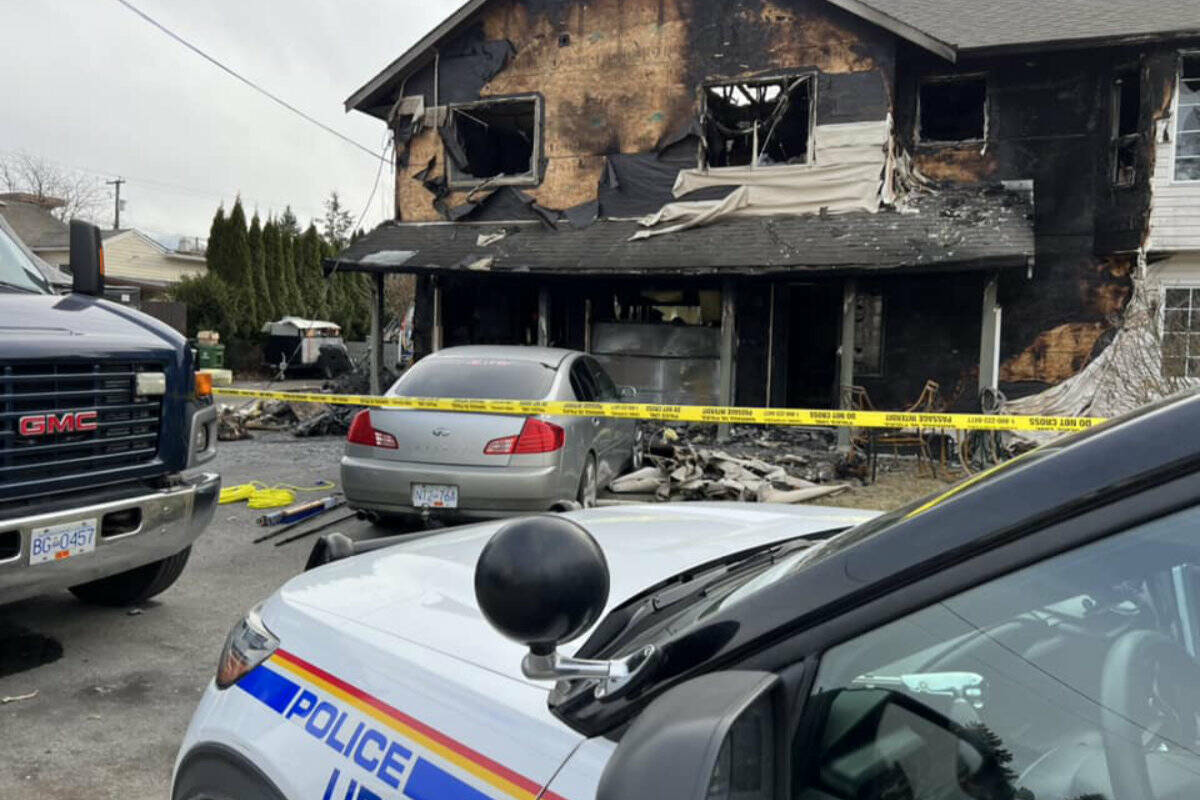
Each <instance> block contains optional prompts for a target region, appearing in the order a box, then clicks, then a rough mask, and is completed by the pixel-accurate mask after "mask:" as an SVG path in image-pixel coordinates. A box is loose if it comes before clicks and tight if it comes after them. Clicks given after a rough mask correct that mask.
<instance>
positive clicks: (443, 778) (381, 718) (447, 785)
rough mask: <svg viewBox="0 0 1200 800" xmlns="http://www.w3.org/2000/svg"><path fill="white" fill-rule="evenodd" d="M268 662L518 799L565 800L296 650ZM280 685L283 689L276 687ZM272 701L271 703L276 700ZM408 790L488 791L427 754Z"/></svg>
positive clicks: (434, 793) (430, 794)
mask: <svg viewBox="0 0 1200 800" xmlns="http://www.w3.org/2000/svg"><path fill="white" fill-rule="evenodd" d="M268 663H269V664H271V666H273V667H277V668H279V669H281V670H284V671H285V672H286V673H288V674H289V675H290V676H292V677H295V678H299V679H301V680H303V681H305V682H307V683H310V684H312V685H314V686H317V687H319V688H320V689H322V690H323V691H325V692H328V693H329V694H331V695H333V696H335V697H337V698H338V699H339V700H341V701H343V702H345V703H347V704H349V705H351V706H353V707H354V708H355V709H356V710H358V711H359V712H361V713H362V714H365V715H366V716H368V717H370V718H371V719H374V720H376V721H377V722H379V723H381V724H383V725H385V726H387V727H388V728H390V729H391V730H393V731H395V732H396V733H398V734H400V735H401V736H402V737H404V738H405V739H407V740H408V741H410V742H414V743H416V744H418V745H420V746H421V747H423V748H425V749H426V750H428V751H429V752H432V753H434V754H436V755H438V756H440V757H442V758H444V759H445V760H446V761H449V762H450V763H451V764H454V765H455V766H456V767H459V768H460V769H462V770H464V771H466V772H468V773H470V774H471V775H473V776H475V777H476V778H478V779H479V780H481V781H483V782H484V783H486V784H488V785H489V786H492V787H494V788H496V789H499V790H500V791H501V792H503V793H504V794H505V795H507V796H509V797H515V798H518V800H536V799H537V798H539V797H540V798H545V800H564V798H562V797H560V796H559V795H557V794H554V793H553V792H550V791H547V792H545V793H544V794H539V793H540V792H541V788H542V787H541V784H539V783H537V782H536V781H532V780H530V779H529V778H526V777H525V776H523V775H520V774H518V773H516V772H513V771H512V770H511V769H509V768H508V767H505V766H504V765H503V764H500V763H499V762H497V761H494V760H492V759H490V758H488V757H487V756H485V755H483V754H482V753H480V752H478V751H476V750H473V749H471V748H470V747H467V746H466V745H464V744H462V743H461V742H458V741H456V740H455V739H453V738H451V737H449V736H447V735H446V734H444V733H442V732H441V731H438V730H435V729H434V728H431V727H430V726H428V725H426V724H425V723H423V722H421V721H420V720H418V719H415V718H413V717H411V716H409V715H408V714H405V713H404V712H403V711H400V710H399V709H397V708H394V707H393V706H390V705H388V704H387V703H385V702H384V701H382V700H380V699H379V698H377V697H374V696H373V695H370V694H367V693H366V692H364V691H362V690H361V689H359V688H358V687H356V686H352V685H351V684H349V683H346V682H345V681H343V680H341V679H340V678H338V677H336V676H334V675H331V674H330V673H328V672H326V671H325V670H323V669H321V668H320V667H318V666H316V665H315V664H311V663H309V662H307V661H305V660H304V659H302V658H300V657H299V656H297V655H295V654H293V653H289V652H287V651H286V650H276V651H275V653H274V654H273V655H272V656H271V658H270V659H269V661H268ZM260 671H261V672H269V673H271V674H272V675H275V676H276V678H277V679H279V680H281V681H283V682H284V683H288V684H291V683H292V682H291V681H290V680H288V678H287V677H285V676H282V675H279V674H278V673H275V672H274V671H273V670H264V669H262V668H261V667H260V668H259V669H257V670H254V672H260ZM251 674H253V673H251ZM249 677H250V675H247V676H246V677H245V678H243V679H242V680H243V681H245V680H246V678H249ZM267 683H270V679H268V680H267ZM239 685H240V682H239ZM293 685H294V684H293ZM297 688H298V687H297ZM248 691H249V690H248ZM262 691H264V692H265V693H266V694H267V696H268V697H272V698H273V697H276V695H275V694H273V693H271V692H267V691H266V690H262ZM274 691H281V690H278V689H275V690H274ZM251 694H254V696H255V697H258V698H259V699H262V695H260V694H257V693H255V692H251ZM292 696H294V692H293V695H292ZM289 700H290V698H289ZM263 702H264V703H266V702H267V700H263ZM267 704H268V705H270V703H267ZM285 707H286V704H285ZM272 708H274V706H272ZM422 764H426V766H425V767H421V765H422ZM418 774H420V777H418ZM414 781H415V784H414ZM412 792H417V793H418V794H413V793H412ZM405 794H407V795H408V796H410V797H413V798H414V800H424V798H434V797H462V798H464V800H467V798H471V799H472V800H474V799H475V798H485V797H487V795H484V794H483V793H481V792H478V790H476V789H474V788H473V787H471V786H470V785H468V784H466V783H464V782H463V781H460V780H458V779H457V778H455V777H454V776H452V775H450V774H449V773H447V772H445V771H443V770H441V769H438V768H437V767H435V766H434V765H432V764H429V763H428V762H425V761H424V760H423V759H419V760H418V762H417V765H416V766H415V767H414V768H413V772H412V774H411V775H410V777H409V780H408V784H407V785H406V787H405Z"/></svg>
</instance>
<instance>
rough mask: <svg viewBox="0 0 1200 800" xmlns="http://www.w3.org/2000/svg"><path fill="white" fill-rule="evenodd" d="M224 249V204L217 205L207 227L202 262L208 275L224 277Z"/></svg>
mask: <svg viewBox="0 0 1200 800" xmlns="http://www.w3.org/2000/svg"><path fill="white" fill-rule="evenodd" d="M225 251H226V248H225V206H224V205H219V206H217V213H216V214H214V215H213V221H212V226H211V227H210V228H209V229H208V245H207V247H205V249H204V262H205V263H206V264H207V265H208V272H209V274H210V275H216V276H217V277H220V278H224V277H225V261H226V258H225Z"/></svg>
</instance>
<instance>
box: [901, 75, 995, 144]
mask: <svg viewBox="0 0 1200 800" xmlns="http://www.w3.org/2000/svg"><path fill="white" fill-rule="evenodd" d="M918 105H919V112H918V117H919V123H918V135H919V138H920V140H921V141H922V142H972V141H982V140H983V139H984V138H986V136H987V80H986V79H985V78H984V77H982V76H971V77H955V78H937V79H933V80H930V81H927V82H926V83H923V84H922V85H921V89H920V95H919V98H918Z"/></svg>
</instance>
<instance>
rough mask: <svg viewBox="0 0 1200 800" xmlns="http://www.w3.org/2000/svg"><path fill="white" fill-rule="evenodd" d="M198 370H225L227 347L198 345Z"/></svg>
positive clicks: (221, 345)
mask: <svg viewBox="0 0 1200 800" xmlns="http://www.w3.org/2000/svg"><path fill="white" fill-rule="evenodd" d="M196 368H197V369H224V368H225V345H223V344H198V345H196Z"/></svg>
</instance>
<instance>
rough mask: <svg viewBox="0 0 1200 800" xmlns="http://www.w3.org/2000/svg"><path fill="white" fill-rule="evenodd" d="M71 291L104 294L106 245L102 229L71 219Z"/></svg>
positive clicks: (96, 295) (99, 295)
mask: <svg viewBox="0 0 1200 800" xmlns="http://www.w3.org/2000/svg"><path fill="white" fill-rule="evenodd" d="M70 230H71V240H70V241H71V260H70V262H69V266H70V268H71V291H72V292H75V293H77V294H86V295H91V296H92V297H103V296H104V245H103V239H101V237H100V229H99V228H98V227H96V226H95V225H92V224H91V223H89V222H84V221H82V220H78V219H73V220H71V229H70Z"/></svg>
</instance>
